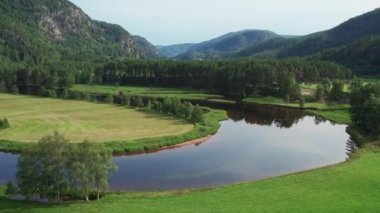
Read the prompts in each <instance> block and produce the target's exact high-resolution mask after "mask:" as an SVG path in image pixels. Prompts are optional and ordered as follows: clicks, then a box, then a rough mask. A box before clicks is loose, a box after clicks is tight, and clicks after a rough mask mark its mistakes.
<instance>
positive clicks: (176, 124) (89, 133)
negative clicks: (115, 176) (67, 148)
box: [0, 94, 193, 142]
mask: <svg viewBox="0 0 380 213" xmlns="http://www.w3.org/2000/svg"><path fill="white" fill-rule="evenodd" d="M3 117H6V118H8V120H9V121H10V123H11V128H8V129H5V130H1V135H0V139H2V140H11V141H21V142H30V141H37V140H39V139H40V138H41V137H42V136H45V135H48V134H51V133H52V132H53V131H56V130H58V131H60V132H61V133H64V134H65V135H66V137H67V138H68V139H70V140H71V141H74V142H79V141H83V140H85V139H88V140H90V141H94V142H105V141H114V140H126V139H139V138H147V137H161V136H169V135H180V134H183V133H185V132H189V131H191V130H192V129H193V125H192V124H190V123H188V122H186V121H184V120H180V119H175V118H173V117H171V116H164V115H159V114H153V113H150V114H148V113H143V112H139V111H136V110H132V109H126V108H122V107H117V106H112V105H107V104H94V103H90V102H84V101H69V100H65V101H63V100H58V99H48V98H35V97H29V96H14V95H8V94H0V118H3Z"/></svg>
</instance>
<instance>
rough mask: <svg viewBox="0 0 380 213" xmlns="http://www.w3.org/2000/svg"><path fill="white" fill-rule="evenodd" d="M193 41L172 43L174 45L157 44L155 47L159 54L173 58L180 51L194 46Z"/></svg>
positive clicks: (183, 51)
mask: <svg viewBox="0 0 380 213" xmlns="http://www.w3.org/2000/svg"><path fill="white" fill-rule="evenodd" d="M194 45H195V44H193V43H185V44H174V45H168V46H163V45H158V46H157V48H158V50H159V51H160V54H161V55H162V56H165V57H167V58H173V57H176V56H177V55H180V54H182V53H185V52H186V51H187V50H189V49H190V47H192V46H194Z"/></svg>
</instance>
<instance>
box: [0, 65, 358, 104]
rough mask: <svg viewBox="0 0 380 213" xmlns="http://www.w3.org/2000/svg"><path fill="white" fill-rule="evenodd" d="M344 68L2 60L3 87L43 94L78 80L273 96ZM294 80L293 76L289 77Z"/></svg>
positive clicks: (344, 72)
mask: <svg viewBox="0 0 380 213" xmlns="http://www.w3.org/2000/svg"><path fill="white" fill-rule="evenodd" d="M351 75H352V74H351V71H350V70H349V69H347V68H345V67H344V66H341V65H338V64H335V63H331V62H323V61H314V60H302V59H289V60H233V61H171V60H151V61H149V60H147V61H141V60H114V61H108V62H98V63H91V62H81V63H75V62H67V63H66V62H51V63H48V64H44V65H40V66H26V65H25V64H14V63H3V64H2V65H0V90H1V91H8V92H12V93H18V92H20V93H22V94H39V93H40V90H62V89H69V88H71V87H72V86H73V85H74V84H75V83H77V84H106V85H138V86H149V87H157V86H159V87H174V88H193V89H201V90H207V91H209V92H212V93H216V94H222V95H225V96H227V97H231V98H236V99H239V98H242V97H244V96H246V95H247V94H251V93H256V94H261V95H281V94H275V93H276V91H278V85H281V82H283V81H284V80H288V81H289V82H291V81H294V82H298V83H301V82H320V81H322V80H324V79H325V78H329V79H350V78H351ZM289 78H291V79H289Z"/></svg>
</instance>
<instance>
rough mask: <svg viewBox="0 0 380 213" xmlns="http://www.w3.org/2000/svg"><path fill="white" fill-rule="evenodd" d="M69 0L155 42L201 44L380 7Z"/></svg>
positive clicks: (363, 0) (287, 30)
mask: <svg viewBox="0 0 380 213" xmlns="http://www.w3.org/2000/svg"><path fill="white" fill-rule="evenodd" d="M70 1H71V2H73V3H74V4H76V5H77V6H79V7H80V8H82V9H83V10H84V12H85V13H87V14H88V15H90V16H91V18H93V19H96V20H101V21H106V22H109V23H113V24H119V25H121V26H122V27H124V28H125V29H126V30H128V31H129V32H130V33H131V34H133V35H140V36H143V37H145V38H146V39H148V40H149V41H150V42H152V43H153V44H155V45H171V44H178V43H198V42H201V41H205V40H209V39H211V38H214V37H217V36H220V35H222V34H225V33H228V32H234V31H240V30H245V29H260V30H270V31H273V32H275V33H278V34H283V35H305V34H309V33H314V32H317V31H322V30H327V29H330V28H332V27H334V26H336V25H338V24H340V23H342V22H344V21H346V20H348V19H349V18H352V17H355V16H358V15H361V14H363V13H366V12H369V11H372V10H374V9H376V8H377V7H379V6H380V5H379V2H378V0H360V1H358V0H345V1H343V0H336V1H327V0H320V1H313V2H308V1H301V0H288V1H283V2H278V1H275V0H266V1H264V2H263V1H255V0H254V1H248V0H235V1H223V0H218V1H217V0H209V1H201V0H183V1H181V2H179V1H173V0H161V1H159V2H151V1H149V0H139V1H132V0H113V1H112V4H110V3H109V1H106V0H93V1H91V2H89V1H86V0H70ZM105 8H106V9H105ZM278 14H281V15H278Z"/></svg>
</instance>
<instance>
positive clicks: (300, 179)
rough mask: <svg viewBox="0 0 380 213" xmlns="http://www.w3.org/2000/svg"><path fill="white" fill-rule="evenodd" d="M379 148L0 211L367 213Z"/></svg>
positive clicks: (1, 205) (7, 204)
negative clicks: (270, 173)
mask: <svg viewBox="0 0 380 213" xmlns="http://www.w3.org/2000/svg"><path fill="white" fill-rule="evenodd" d="M379 164H380V149H379V147H378V146H376V145H374V144H368V145H366V146H365V147H364V148H362V149H360V150H358V151H357V152H356V153H354V154H353V156H352V157H351V159H350V160H348V161H347V162H344V163H341V164H338V165H334V166H330V167H326V168H322V169H316V170H312V171H306V172H301V173H297V174H291V175H286V176H282V177H276V178H270V179H266V180H261V181H257V182H249V183H241V184H235V185H229V186H224V187H217V188H210V189H198V190H180V191H168V192H149V193H133V192H131V193H111V194H109V195H107V196H106V197H105V198H103V199H102V200H100V201H94V202H90V203H83V202H75V203H66V204H63V205H44V204H37V203H28V202H17V201H10V200H8V199H6V198H5V197H4V194H3V193H4V190H3V188H2V189H0V212H24V211H27V212H41V213H44V212H52V213H55V212H73V213H74V212H84V211H86V212H92V211H101V212H223V211H224V212H236V211H238V212H275V211H281V212H373V211H376V210H377V209H378V208H379V207H380V203H379V202H378V200H379V199H380V193H378V190H376V189H377V188H378V187H380V170H379V169H378V165H379Z"/></svg>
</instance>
